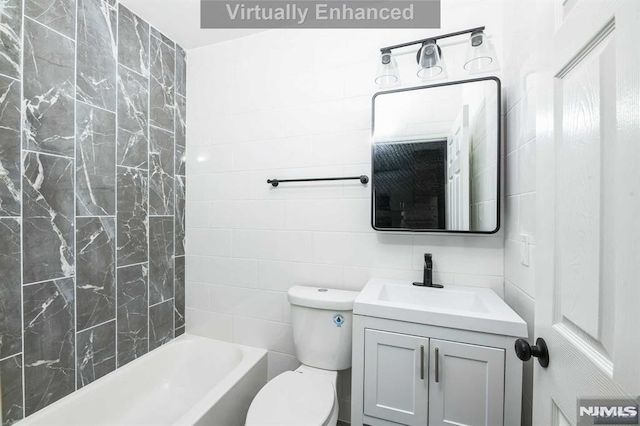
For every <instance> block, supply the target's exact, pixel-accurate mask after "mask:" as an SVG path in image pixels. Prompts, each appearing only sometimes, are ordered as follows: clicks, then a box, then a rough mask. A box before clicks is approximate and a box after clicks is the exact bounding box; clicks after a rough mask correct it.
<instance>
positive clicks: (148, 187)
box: [147, 25, 151, 353]
mask: <svg viewBox="0 0 640 426" xmlns="http://www.w3.org/2000/svg"><path fill="white" fill-rule="evenodd" d="M147 47H148V49H149V50H148V52H149V57H148V58H147V69H148V70H149V76H148V77H147V167H148V170H149V171H148V172H147V262H148V263H149V269H148V273H147V353H148V352H149V351H150V349H151V219H150V215H149V212H150V211H151V203H150V201H151V25H149V34H148V40H147Z"/></svg>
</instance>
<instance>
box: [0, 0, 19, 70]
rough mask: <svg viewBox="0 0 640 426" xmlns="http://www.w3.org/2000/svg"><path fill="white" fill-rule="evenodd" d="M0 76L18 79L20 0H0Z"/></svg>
mask: <svg viewBox="0 0 640 426" xmlns="http://www.w3.org/2000/svg"><path fill="white" fill-rule="evenodd" d="M0 52H2V54H0V74H4V75H8V76H9V77H13V78H17V79H20V75H21V74H22V72H21V69H20V61H21V56H22V0H0Z"/></svg>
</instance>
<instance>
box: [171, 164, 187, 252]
mask: <svg viewBox="0 0 640 426" xmlns="http://www.w3.org/2000/svg"><path fill="white" fill-rule="evenodd" d="M175 181H176V189H175V191H176V213H175V225H174V226H175V233H176V249H175V255H176V256H183V255H184V254H185V235H186V232H185V229H186V228H185V200H186V189H187V188H186V185H187V178H185V177H184V176H177V175H176V179H175Z"/></svg>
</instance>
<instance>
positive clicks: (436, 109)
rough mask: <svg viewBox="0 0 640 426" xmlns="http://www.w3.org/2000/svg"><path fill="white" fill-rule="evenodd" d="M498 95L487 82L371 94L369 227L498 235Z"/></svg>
mask: <svg viewBox="0 0 640 426" xmlns="http://www.w3.org/2000/svg"><path fill="white" fill-rule="evenodd" d="M499 96H500V83H499V80H498V79H495V78H485V79H477V80H470V81H463V82H457V83H447V84H442V85H436V86H426V87H418V88H412V89H403V90H397V91H391V92H382V93H378V94H376V96H374V101H373V108H374V123H373V150H372V153H373V154H372V155H373V158H372V163H373V173H372V175H373V179H372V191H373V213H372V214H373V226H374V228H375V229H377V230H389V231H390V230H396V231H401V230H412V231H443V232H473V233H492V232H496V231H497V230H498V228H499V208H500V202H499V196H500V194H499V188H500V186H499V182H500V181H499V172H500V170H499V168H500V167H499V146H500V132H499V129H500V111H499V101H500V100H499Z"/></svg>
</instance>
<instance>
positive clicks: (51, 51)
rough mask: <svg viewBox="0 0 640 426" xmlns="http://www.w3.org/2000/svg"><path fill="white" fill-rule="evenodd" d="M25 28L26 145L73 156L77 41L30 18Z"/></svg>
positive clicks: (42, 150)
mask: <svg viewBox="0 0 640 426" xmlns="http://www.w3.org/2000/svg"><path fill="white" fill-rule="evenodd" d="M30 2H31V3H37V2H36V1H34V0H30ZM46 3H49V2H48V1H47V2H46ZM74 4H75V2H74ZM24 31H25V34H24V81H23V86H24V89H23V90H24V93H23V96H24V100H23V108H24V127H23V132H24V138H23V146H24V147H25V148H26V149H30V150H33V151H41V152H48V153H52V154H58V155H64V156H67V157H73V148H74V147H73V145H74V141H73V138H74V134H75V132H74V128H75V123H74V118H73V111H74V99H75V69H74V64H75V43H74V42H73V41H71V40H69V39H67V38H65V37H63V36H61V35H59V34H56V33H55V32H53V31H51V30H49V29H47V28H45V27H43V26H42V25H40V24H38V23H36V22H34V21H32V20H30V19H25V21H24Z"/></svg>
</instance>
